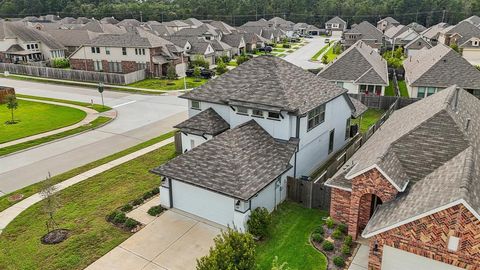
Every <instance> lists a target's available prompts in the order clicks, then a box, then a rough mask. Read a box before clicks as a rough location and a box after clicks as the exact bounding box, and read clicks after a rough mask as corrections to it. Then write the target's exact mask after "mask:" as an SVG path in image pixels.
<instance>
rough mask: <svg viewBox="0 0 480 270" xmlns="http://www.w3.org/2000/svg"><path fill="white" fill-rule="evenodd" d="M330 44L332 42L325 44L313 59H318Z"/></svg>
mask: <svg viewBox="0 0 480 270" xmlns="http://www.w3.org/2000/svg"><path fill="white" fill-rule="evenodd" d="M328 46H330V44H327V45H325V46H323V47H322V48H321V49H320V50H319V51H318V52H317V53H316V54H315V55H314V56H313V57H312V59H311V60H312V61H317V60H318V58H319V57H320V55H322V53H323V52H324V51H325V50H326V49H328Z"/></svg>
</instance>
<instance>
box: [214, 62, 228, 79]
mask: <svg viewBox="0 0 480 270" xmlns="http://www.w3.org/2000/svg"><path fill="white" fill-rule="evenodd" d="M215 71H216V72H217V75H222V74H223V73H225V72H227V71H228V69H227V65H226V64H225V62H223V61H222V59H220V60H219V61H218V63H217V67H216V68H215Z"/></svg>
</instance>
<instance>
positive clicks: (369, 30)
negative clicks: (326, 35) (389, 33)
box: [345, 21, 383, 43]
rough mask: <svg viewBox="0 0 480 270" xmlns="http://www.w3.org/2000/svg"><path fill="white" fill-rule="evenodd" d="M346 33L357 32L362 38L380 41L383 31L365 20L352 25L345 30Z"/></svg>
mask: <svg viewBox="0 0 480 270" xmlns="http://www.w3.org/2000/svg"><path fill="white" fill-rule="evenodd" d="M345 32H346V33H358V34H361V35H362V36H361V38H360V39H363V40H375V42H377V43H380V42H382V38H383V33H382V31H380V30H378V28H376V27H375V26H373V25H372V24H371V23H369V22H367V21H363V22H361V23H359V24H357V25H355V26H352V28H351V29H348V30H347V31H345Z"/></svg>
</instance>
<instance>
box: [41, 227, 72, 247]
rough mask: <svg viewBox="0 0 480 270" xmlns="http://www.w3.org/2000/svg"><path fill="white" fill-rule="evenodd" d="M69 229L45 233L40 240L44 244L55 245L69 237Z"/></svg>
mask: <svg viewBox="0 0 480 270" xmlns="http://www.w3.org/2000/svg"><path fill="white" fill-rule="evenodd" d="M69 232H70V231H69V230H67V229H57V230H53V231H51V232H49V233H47V234H45V235H44V236H43V237H42V238H41V239H40V240H41V241H42V244H45V245H54V244H58V243H61V242H63V241H65V240H66V239H67V238H68V235H69Z"/></svg>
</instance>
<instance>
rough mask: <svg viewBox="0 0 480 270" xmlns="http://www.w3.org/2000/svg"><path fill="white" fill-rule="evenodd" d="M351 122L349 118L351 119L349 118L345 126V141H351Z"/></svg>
mask: <svg viewBox="0 0 480 270" xmlns="http://www.w3.org/2000/svg"><path fill="white" fill-rule="evenodd" d="M350 122H351V121H350V117H349V118H347V123H346V125H345V140H348V139H350V125H351V123H350Z"/></svg>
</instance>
